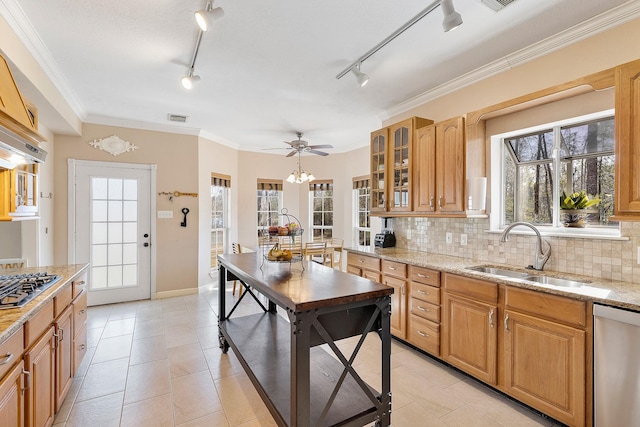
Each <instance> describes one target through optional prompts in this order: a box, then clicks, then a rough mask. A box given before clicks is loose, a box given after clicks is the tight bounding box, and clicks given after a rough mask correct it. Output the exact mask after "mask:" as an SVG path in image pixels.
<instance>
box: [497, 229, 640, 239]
mask: <svg viewBox="0 0 640 427" xmlns="http://www.w3.org/2000/svg"><path fill="white" fill-rule="evenodd" d="M537 228H538V230H539V231H540V234H541V235H542V236H543V237H566V238H570V239H591V240H618V241H626V240H630V238H629V237H625V236H620V234H619V233H620V232H619V230H615V234H614V233H612V231H613V230H602V229H597V228H588V227H586V228H549V227H537ZM503 231H504V230H498V229H491V230H485V232H486V233H491V234H502V232H503ZM509 234H523V235H531V236H533V235H535V233H534V232H533V231H532V230H528V229H525V228H522V229H515V228H514V229H513V230H511V231H510V232H509Z"/></svg>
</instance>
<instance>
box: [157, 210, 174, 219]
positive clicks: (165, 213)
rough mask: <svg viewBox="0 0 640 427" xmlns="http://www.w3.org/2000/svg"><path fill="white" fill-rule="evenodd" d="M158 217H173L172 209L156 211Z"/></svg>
mask: <svg viewBox="0 0 640 427" xmlns="http://www.w3.org/2000/svg"><path fill="white" fill-rule="evenodd" d="M158 218H164V219H170V218H173V211H158Z"/></svg>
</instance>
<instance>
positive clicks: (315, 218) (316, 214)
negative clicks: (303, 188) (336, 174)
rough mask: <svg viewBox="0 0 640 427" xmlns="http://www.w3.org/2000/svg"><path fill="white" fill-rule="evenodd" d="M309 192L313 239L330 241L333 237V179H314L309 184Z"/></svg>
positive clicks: (315, 240)
mask: <svg viewBox="0 0 640 427" xmlns="http://www.w3.org/2000/svg"><path fill="white" fill-rule="evenodd" d="M309 192H310V193H311V197H310V200H311V209H310V211H311V216H312V218H311V236H312V238H313V241H314V242H323V241H330V240H331V238H332V237H333V181H314V182H313V183H312V184H309Z"/></svg>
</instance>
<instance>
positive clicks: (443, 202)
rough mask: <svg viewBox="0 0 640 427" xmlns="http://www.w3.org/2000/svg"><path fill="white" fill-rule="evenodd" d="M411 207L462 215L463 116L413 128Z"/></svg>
mask: <svg viewBox="0 0 640 427" xmlns="http://www.w3.org/2000/svg"><path fill="white" fill-rule="evenodd" d="M413 152H414V155H415V160H414V164H415V167H414V172H413V181H414V187H413V193H414V204H413V210H414V211H416V212H423V213H432V214H442V215H447V214H464V211H465V123H464V118H463V117H456V118H453V119H450V120H446V121H444V122H439V123H436V124H433V125H430V126H425V127H422V128H419V129H417V130H416V138H415V143H414V150H413Z"/></svg>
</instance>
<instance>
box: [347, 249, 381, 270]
mask: <svg viewBox="0 0 640 427" xmlns="http://www.w3.org/2000/svg"><path fill="white" fill-rule="evenodd" d="M347 264H348V265H353V266H354V267H360V268H363V269H368V270H375V271H380V258H376V257H372V256H366V255H358V254H354V253H351V252H349V253H348V254H347Z"/></svg>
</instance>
